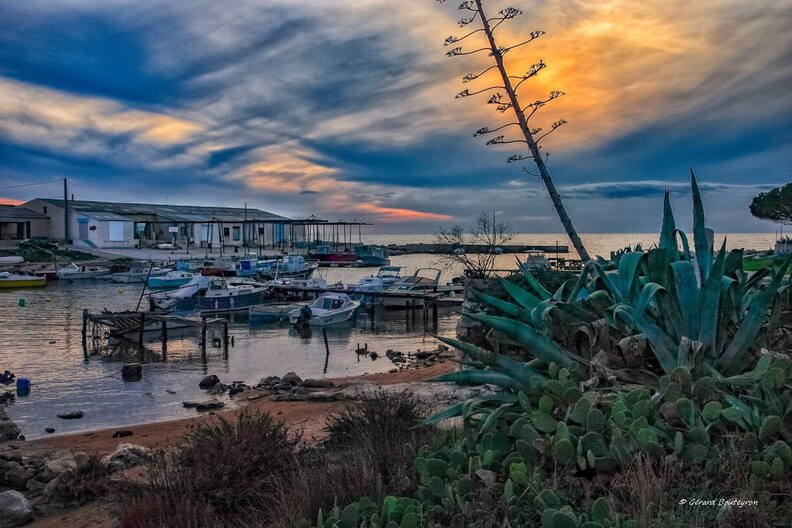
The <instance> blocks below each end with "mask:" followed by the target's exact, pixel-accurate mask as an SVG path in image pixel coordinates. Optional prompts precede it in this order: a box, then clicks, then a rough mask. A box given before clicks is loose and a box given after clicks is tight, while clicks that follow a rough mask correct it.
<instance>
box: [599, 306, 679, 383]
mask: <svg viewBox="0 0 792 528" xmlns="http://www.w3.org/2000/svg"><path fill="white" fill-rule="evenodd" d="M613 315H614V317H616V318H619V317H621V318H622V319H625V320H626V321H635V326H637V327H638V329H639V330H640V331H641V333H642V334H644V335H645V336H646V339H647V340H648V341H649V343H650V344H651V348H652V352H653V353H654V355H655V357H656V358H657V361H658V363H660V367H661V368H662V369H663V371H665V373H666V374H671V372H672V371H673V370H674V369H675V368H676V367H677V359H676V358H677V352H678V345H677V343H675V342H674V340H673V339H671V337H670V336H669V335H668V334H667V333H666V332H665V331H664V330H663V329H662V328H661V327H659V326H658V325H657V324H655V323H653V322H652V321H650V320H649V319H648V318H647V317H644V316H641V317H636V313H635V308H633V307H632V306H630V305H628V304H620V305H618V306H616V307H614V309H613Z"/></svg>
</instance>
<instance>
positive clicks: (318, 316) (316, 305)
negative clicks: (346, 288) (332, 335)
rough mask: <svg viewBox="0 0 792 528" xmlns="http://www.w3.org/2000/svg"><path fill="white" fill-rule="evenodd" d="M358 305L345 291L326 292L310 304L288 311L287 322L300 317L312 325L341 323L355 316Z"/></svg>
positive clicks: (296, 320) (295, 320) (294, 320)
mask: <svg viewBox="0 0 792 528" xmlns="http://www.w3.org/2000/svg"><path fill="white" fill-rule="evenodd" d="M359 306H360V301H353V300H352V299H351V298H350V297H349V295H347V294H345V293H326V294H324V295H322V296H321V297H319V298H317V299H316V300H315V301H314V302H312V303H311V304H306V305H305V306H303V307H301V308H297V309H295V310H292V311H291V312H289V322H290V323H292V324H294V323H296V322H298V320H300V318H301V317H302V318H304V319H307V320H308V324H309V325H313V326H328V325H332V324H338V323H343V322H345V321H349V320H350V319H352V318H353V317H354V316H355V310H357V309H358V307H359Z"/></svg>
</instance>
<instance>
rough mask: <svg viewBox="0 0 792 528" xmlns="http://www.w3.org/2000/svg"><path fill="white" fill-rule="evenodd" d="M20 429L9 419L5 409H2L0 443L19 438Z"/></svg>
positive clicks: (0, 411) (0, 410)
mask: <svg viewBox="0 0 792 528" xmlns="http://www.w3.org/2000/svg"><path fill="white" fill-rule="evenodd" d="M20 432H21V431H20V430H19V427H17V424H15V423H14V422H12V421H11V420H9V419H8V415H7V414H6V412H5V409H4V408H2V407H0V442H8V441H10V440H16V439H17V438H19V433H20Z"/></svg>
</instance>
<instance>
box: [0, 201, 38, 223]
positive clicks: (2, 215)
mask: <svg viewBox="0 0 792 528" xmlns="http://www.w3.org/2000/svg"><path fill="white" fill-rule="evenodd" d="M48 218H49V216H47V215H43V214H41V213H37V212H36V211H31V210H30V209H25V208H24V207H19V206H18V205H5V204H3V205H0V222H18V221H20V220H46V219H48Z"/></svg>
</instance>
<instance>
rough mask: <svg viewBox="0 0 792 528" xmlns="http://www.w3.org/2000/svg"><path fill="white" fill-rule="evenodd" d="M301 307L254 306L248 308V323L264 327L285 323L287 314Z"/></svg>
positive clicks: (277, 304)
mask: <svg viewBox="0 0 792 528" xmlns="http://www.w3.org/2000/svg"><path fill="white" fill-rule="evenodd" d="M300 308H302V305H299V304H294V303H275V304H256V305H254V306H251V307H250V308H248V322H249V323H250V324H251V325H266V324H272V323H278V322H280V321H285V320H287V319H288V318H289V313H290V312H292V311H294V310H295V309H300Z"/></svg>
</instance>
